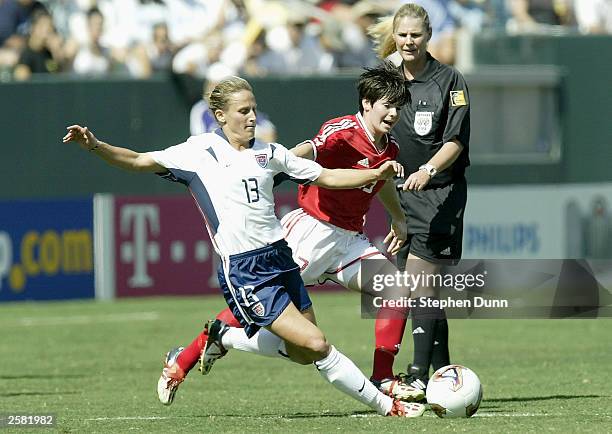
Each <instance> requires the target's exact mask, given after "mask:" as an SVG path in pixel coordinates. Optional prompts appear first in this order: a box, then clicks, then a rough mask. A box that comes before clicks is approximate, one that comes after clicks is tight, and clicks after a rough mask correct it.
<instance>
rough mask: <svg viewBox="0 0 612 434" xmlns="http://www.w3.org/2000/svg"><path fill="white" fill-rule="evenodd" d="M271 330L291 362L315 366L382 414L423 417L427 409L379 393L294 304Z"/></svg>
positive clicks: (334, 384)
mask: <svg viewBox="0 0 612 434" xmlns="http://www.w3.org/2000/svg"><path fill="white" fill-rule="evenodd" d="M268 329H269V330H270V331H272V332H273V333H274V334H276V335H278V336H279V337H280V338H281V339H283V340H284V341H285V344H286V348H287V352H288V354H290V356H291V357H292V359H294V360H295V359H298V360H296V361H299V362H300V363H314V365H315V366H316V367H317V370H318V371H319V373H320V374H321V376H322V377H323V378H325V380H327V381H328V382H329V383H331V384H332V385H333V386H334V387H336V388H337V389H338V390H340V391H342V392H344V393H346V394H347V395H349V396H352V397H353V398H355V399H357V400H358V401H360V402H362V403H363V404H365V405H367V406H369V407H370V408H373V409H375V410H376V411H377V412H378V413H379V414H382V415H391V416H404V417H416V416H421V415H422V414H423V412H424V410H425V407H424V406H422V405H420V404H410V403H404V402H401V401H399V400H393V399H392V398H391V397H389V396H387V395H385V394H383V393H382V392H380V391H379V390H378V389H377V388H376V387H375V386H374V385H373V384H372V383H371V382H370V381H369V380H368V379H367V378H366V377H365V376H364V375H363V373H362V372H361V371H360V370H359V368H357V366H355V364H354V363H353V362H351V361H350V360H349V359H348V358H347V357H346V356H344V355H343V354H342V353H340V352H339V351H338V350H337V349H336V348H334V347H333V346H331V345H330V344H329V343H328V342H327V339H326V338H325V335H324V334H323V332H322V331H321V330H320V329H319V328H318V327H317V326H316V325H314V324H313V323H311V322H310V321H308V320H307V319H306V318H305V317H304V316H303V315H302V314H301V313H300V312H299V311H298V310H297V309H296V308H295V306H294V305H293V304H292V303H290V304H289V305H288V306H287V308H285V310H284V311H283V312H282V313H281V315H280V316H279V317H278V318H277V319H276V320H275V321H274V322H273V323H272V324H271V325H270V326H269V327H268Z"/></svg>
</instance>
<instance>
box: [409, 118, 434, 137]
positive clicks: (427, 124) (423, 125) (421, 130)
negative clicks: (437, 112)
mask: <svg viewBox="0 0 612 434" xmlns="http://www.w3.org/2000/svg"><path fill="white" fill-rule="evenodd" d="M433 114H434V112H416V113H415V114H414V131H416V133H417V134H418V135H419V136H424V135H425V134H427V133H428V132H430V131H431V124H432V119H433Z"/></svg>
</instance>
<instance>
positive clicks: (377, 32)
mask: <svg viewBox="0 0 612 434" xmlns="http://www.w3.org/2000/svg"><path fill="white" fill-rule="evenodd" d="M405 17H411V18H419V19H421V20H423V26H425V28H426V29H427V31H428V32H429V33H431V24H430V22H429V15H428V14H427V11H426V10H425V9H424V8H423V7H422V6H419V5H417V4H415V3H406V4H405V5H403V6H402V7H400V8H399V9H398V10H397V12H396V13H395V15H393V16H387V17H383V18H381V19H380V20H379V21H378V23H376V24H374V25H372V26H370V27H368V35H369V36H370V37H371V38H372V39H373V40H374V46H375V50H376V53H377V54H378V57H380V58H381V59H385V58H387V56H389V55H390V54H393V53H394V52H395V50H396V48H395V41H394V40H393V31H394V30H395V27H396V26H397V22H398V21H399V20H400V19H402V18H405Z"/></svg>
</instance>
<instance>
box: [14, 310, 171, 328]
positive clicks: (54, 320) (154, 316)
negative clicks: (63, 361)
mask: <svg viewBox="0 0 612 434" xmlns="http://www.w3.org/2000/svg"><path fill="white" fill-rule="evenodd" d="M158 319H159V313H157V312H131V313H112V314H108V315H75V316H55V317H53V316H52V317H41V318H36V317H24V318H20V319H19V320H18V321H17V322H16V324H14V325H16V326H23V327H32V326H49V325H71V324H94V323H101V322H124V321H155V320H158Z"/></svg>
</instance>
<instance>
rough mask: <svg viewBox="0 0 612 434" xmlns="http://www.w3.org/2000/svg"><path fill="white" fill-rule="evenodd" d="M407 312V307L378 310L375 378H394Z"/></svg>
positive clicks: (373, 377)
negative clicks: (394, 364) (394, 368)
mask: <svg viewBox="0 0 612 434" xmlns="http://www.w3.org/2000/svg"><path fill="white" fill-rule="evenodd" d="M407 314H408V310H407V309H390V308H382V309H380V310H379V311H378V315H377V317H376V324H375V325H374V334H375V337H376V349H375V350H374V364H373V366H372V379H373V380H376V381H381V380H384V379H385V378H393V361H394V360H395V356H396V354H397V353H398V351H399V347H400V344H401V343H402V338H403V336H404V329H405V328H406V316H407Z"/></svg>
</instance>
